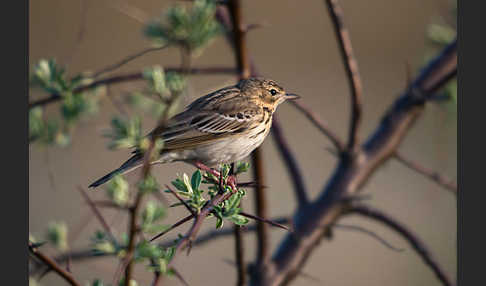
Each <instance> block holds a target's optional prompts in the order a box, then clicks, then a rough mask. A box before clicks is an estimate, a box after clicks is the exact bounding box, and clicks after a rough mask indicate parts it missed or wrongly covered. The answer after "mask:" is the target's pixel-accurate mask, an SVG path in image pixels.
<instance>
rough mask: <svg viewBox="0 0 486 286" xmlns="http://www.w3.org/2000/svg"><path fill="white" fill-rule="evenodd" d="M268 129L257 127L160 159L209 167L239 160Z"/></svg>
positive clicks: (254, 145) (250, 150)
mask: <svg viewBox="0 0 486 286" xmlns="http://www.w3.org/2000/svg"><path fill="white" fill-rule="evenodd" d="M269 130H270V128H267V129H266V130H265V131H263V128H257V129H255V130H254V131H252V132H250V133H248V134H246V135H244V136H232V137H228V138H227V139H222V140H219V141H214V142H212V143H210V144H207V145H201V146H198V147H197V148H195V149H192V150H184V151H179V152H177V153H171V154H164V155H163V156H162V157H163V158H161V159H162V160H163V161H165V162H168V161H199V162H202V163H203V164H205V165H206V166H209V167H215V166H217V165H219V164H222V163H232V162H236V161H240V160H242V159H244V158H245V157H247V156H248V155H250V153H251V152H252V151H253V150H255V149H256V148H257V147H258V146H260V145H261V144H262V143H263V141H264V140H265V137H266V136H267V135H268V131H269Z"/></svg>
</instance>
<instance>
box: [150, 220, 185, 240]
mask: <svg viewBox="0 0 486 286" xmlns="http://www.w3.org/2000/svg"><path fill="white" fill-rule="evenodd" d="M193 217H194V215H192V214H191V215H188V216H186V217H185V218H183V219H181V220H179V221H178V222H176V223H175V224H173V225H171V226H170V227H169V228H168V229H166V230H164V231H163V232H161V233H159V234H157V235H156V236H154V237H152V238H151V239H150V241H154V240H156V239H157V238H159V237H161V236H163V235H164V234H166V233H168V232H169V231H171V230H173V229H174V228H176V227H178V226H180V225H182V224H184V223H186V222H188V221H189V220H191V218H193Z"/></svg>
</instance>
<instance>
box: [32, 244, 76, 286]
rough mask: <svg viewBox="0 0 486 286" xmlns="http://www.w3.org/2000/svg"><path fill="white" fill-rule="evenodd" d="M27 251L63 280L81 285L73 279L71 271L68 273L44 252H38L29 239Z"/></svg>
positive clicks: (74, 284) (74, 285)
mask: <svg viewBox="0 0 486 286" xmlns="http://www.w3.org/2000/svg"><path fill="white" fill-rule="evenodd" d="M29 252H30V253H31V254H32V255H34V256H35V257H36V258H37V259H39V260H40V261H42V263H44V264H45V265H47V267H49V268H50V269H52V270H53V271H54V272H56V273H57V274H58V275H59V276H61V277H62V278H63V279H64V280H66V282H67V283H69V284H70V285H73V286H79V285H81V284H79V282H78V281H76V280H75V279H74V277H73V276H72V274H71V273H69V272H67V271H66V270H64V269H63V268H62V267H60V266H59V265H58V264H57V263H56V262H55V261H54V260H52V259H51V258H49V257H48V256H46V255H45V254H43V253H42V252H40V251H39V250H38V249H37V248H36V247H34V245H33V244H32V242H30V241H29Z"/></svg>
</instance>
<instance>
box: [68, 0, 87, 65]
mask: <svg viewBox="0 0 486 286" xmlns="http://www.w3.org/2000/svg"><path fill="white" fill-rule="evenodd" d="M80 3H81V23H80V24H79V30H78V33H77V35H76V41H75V42H74V47H73V48H72V50H71V53H70V54H69V56H68V57H67V59H66V65H69V64H70V63H71V62H72V60H73V58H74V56H75V55H76V54H77V53H78V51H79V48H80V46H81V43H82V42H83V40H84V35H85V34H86V24H87V19H88V8H89V4H88V1H87V0H81V1H80Z"/></svg>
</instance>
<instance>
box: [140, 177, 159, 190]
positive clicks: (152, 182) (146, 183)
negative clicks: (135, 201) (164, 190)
mask: <svg viewBox="0 0 486 286" xmlns="http://www.w3.org/2000/svg"><path fill="white" fill-rule="evenodd" d="M137 186H138V189H139V190H140V191H141V192H143V193H153V192H157V191H159V189H160V186H159V183H158V182H157V180H156V179H155V177H153V176H151V175H149V176H147V177H146V178H144V179H142V180H140V181H139V182H138V183H137Z"/></svg>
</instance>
